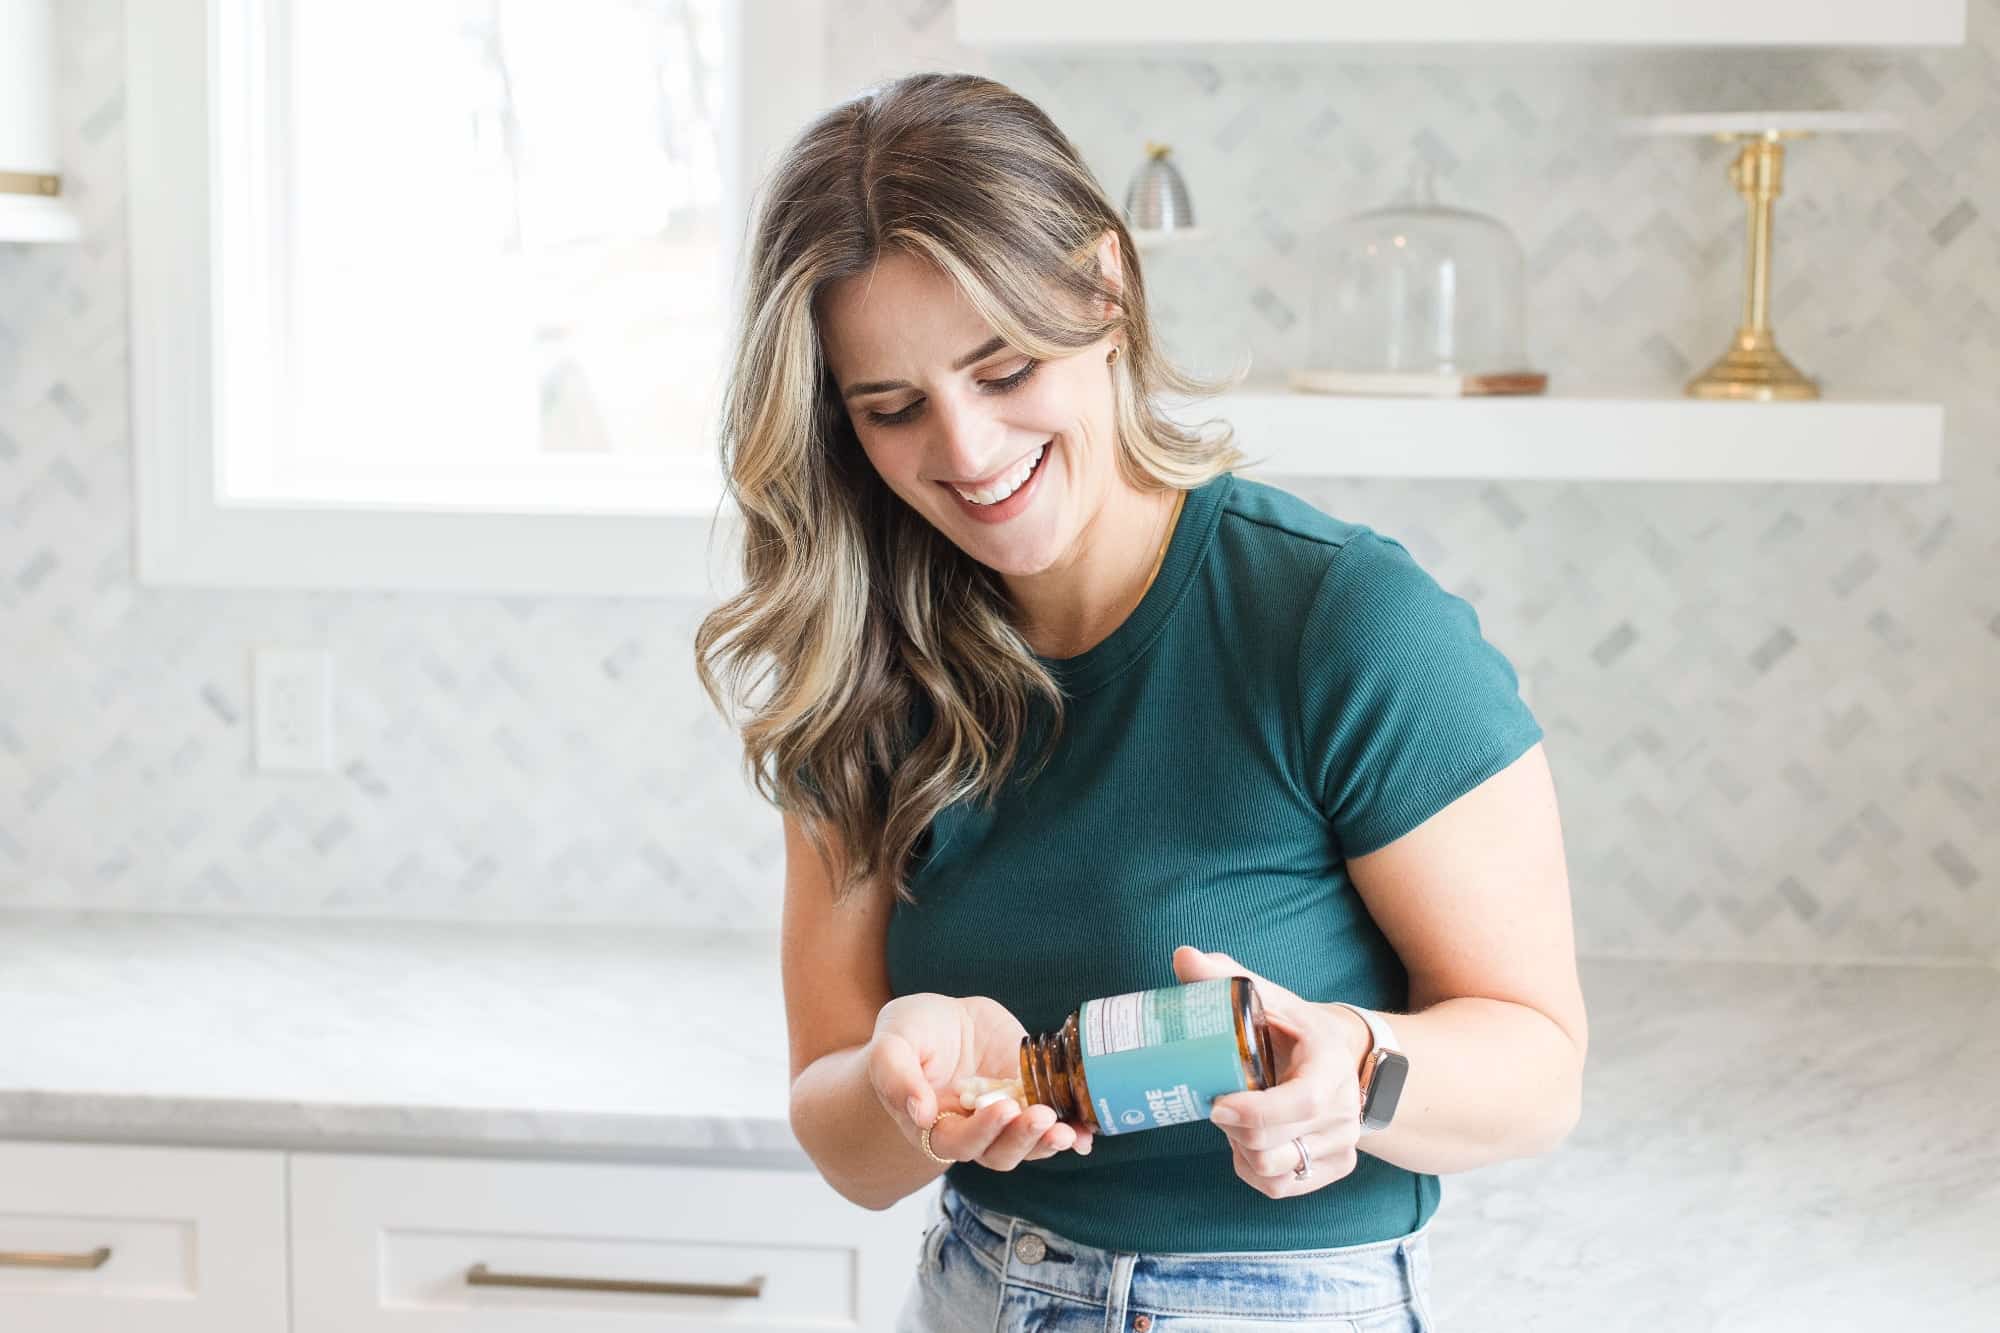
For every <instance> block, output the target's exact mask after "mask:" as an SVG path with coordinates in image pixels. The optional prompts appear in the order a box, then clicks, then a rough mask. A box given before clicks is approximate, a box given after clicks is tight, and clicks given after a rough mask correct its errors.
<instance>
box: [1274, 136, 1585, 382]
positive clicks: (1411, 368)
mask: <svg viewBox="0 0 2000 1333" xmlns="http://www.w3.org/2000/svg"><path fill="white" fill-rule="evenodd" d="M1312 266H1313V267H1312V282H1311V305H1310V313H1309V315H1308V325H1307V333H1306V362H1305V366H1304V367H1303V368H1302V369H1300V370H1298V371H1294V372H1293V373H1292V375H1291V377H1290V378H1291V382H1292V385H1293V387H1295V388H1300V389H1309V390H1317V391H1319V392H1324V393H1462V392H1485V393H1494V392H1536V391H1539V390H1540V389H1541V388H1542V387H1543V385H1544V384H1545V383H1546V380H1545V377H1543V376H1541V375H1538V374H1536V373H1534V372H1532V371H1530V370H1528V369H1527V365H1528V361H1527V347H1526V332H1525V329H1524V328H1523V324H1524V322H1525V314H1524V310H1523V297H1522V282H1523V271H1524V269H1525V267H1526V265H1525V263H1524V260H1523V258H1522V254H1521V246H1520V243H1519V242H1518V241H1516V240H1515V239H1514V235H1513V233H1512V232H1510V231H1509V230H1508V229H1507V228H1506V227H1505V226H1504V225H1503V224H1501V223H1500V222H1499V221H1497V220H1496V219H1494V218H1490V217H1488V216H1486V215H1485V214H1483V213H1474V212H1470V211H1468V210H1466V209H1462V208H1452V207H1449V206H1447V205H1444V204H1440V203H1439V202H1438V201H1437V195H1436V190H1435V187H1434V185H1433V182H1432V174H1431V171H1430V168H1429V167H1428V166H1427V165H1425V164H1423V163H1421V162H1419V163H1418V164H1416V165H1415V166H1414V167H1413V168H1412V170H1411V172H1410V183H1409V185H1408V187H1407V188H1406V189H1405V191H1404V194H1403V196H1402V197H1401V198H1400V199H1398V200H1397V201H1396V202H1395V203H1392V204H1390V205H1388V206H1387V207H1384V208H1376V209H1371V210H1369V211H1367V212H1365V213H1358V214H1356V215H1354V216H1353V217H1350V218H1346V219H1344V220H1342V221H1340V222H1337V223H1335V224H1333V225H1332V226H1330V227H1328V228H1326V229H1325V230H1324V231H1323V232H1322V233H1321V234H1320V236H1319V238H1318V240H1317V245H1316V248H1315V250H1314V251H1313V255H1312Z"/></svg>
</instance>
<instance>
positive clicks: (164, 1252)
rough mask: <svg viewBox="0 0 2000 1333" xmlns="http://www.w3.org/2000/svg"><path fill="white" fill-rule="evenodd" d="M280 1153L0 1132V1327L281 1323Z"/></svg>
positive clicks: (201, 1329) (145, 1329) (244, 1331)
mask: <svg viewBox="0 0 2000 1333" xmlns="http://www.w3.org/2000/svg"><path fill="white" fill-rule="evenodd" d="M285 1297H286V1290H285V1156H284V1154H283V1153H282V1152H258V1151H238V1150H232V1149H218V1148H153V1147H136V1146H127V1145H110V1144H78V1143H21V1142H0V1329H5V1330H8V1333H272V1330H278V1329H283V1328H284V1327H285V1318H286V1313H285V1311H286V1299H285Z"/></svg>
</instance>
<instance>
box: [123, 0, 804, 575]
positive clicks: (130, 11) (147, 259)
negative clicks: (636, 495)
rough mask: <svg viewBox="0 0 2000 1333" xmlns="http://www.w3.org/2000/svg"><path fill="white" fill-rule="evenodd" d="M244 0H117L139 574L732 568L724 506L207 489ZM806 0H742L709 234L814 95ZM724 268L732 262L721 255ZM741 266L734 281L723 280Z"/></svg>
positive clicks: (734, 539) (737, 224) (733, 532)
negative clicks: (665, 509)
mask: <svg viewBox="0 0 2000 1333" xmlns="http://www.w3.org/2000/svg"><path fill="white" fill-rule="evenodd" d="M244 2H245V0H138V2H136V3H132V4H128V5H127V6H126V7H125V13H126V25H125V49H126V98H127V115H126V125H127V127H128V142H127V172H128V228H129V242H130V264H131V270H130V272H131V351H132V442H133V466H134V472H135V483H136V490H137V503H136V506H135V515H134V517H135V525H136V529H137V530H136V533H135V549H136V551H137V565H138V568H137V577H138V580H139V582H141V583H142V584H147V585H150V586H156V587H209V588H266V589H275V588H287V589H363V590H385V589H386V590H397V591H425V592H459V593H477V594H502V595H527V596H545V595H572V596H603V597H698V598H702V599H720V598H721V597H725V596H728V595H729V594H730V593H732V592H734V591H735V590H736V589H737V588H738V587H739V586H740V582H741V570H740V560H739V555H738V553H739V552H740V550H741V540H742V521H741V515H740V514H739V513H738V512H737V510H736V507H735V505H734V504H733V502H732V501H730V500H729V498H728V497H727V496H726V495H725V496H724V497H723V498H722V499H721V501H720V502H719V504H718V506H717V508H716V511H715V512H714V513H713V514H712V515H688V514H658V513H655V514H618V513H603V514H593V513H587V512H586V513H508V512H499V511H493V512H486V511H481V510H465V509H450V510H431V511H423V510H413V509H409V508H403V507H398V508H388V507H371V506H369V505H365V504H344V505H334V504H313V505H308V504H304V503H298V502H291V501H286V502H264V503H243V502H236V501H231V502H226V503H225V502H224V500H223V499H222V498H221V491H220V489H219V487H218V469H217V461H218V460H217V448H216V446H217V442H218V439H219V436H218V432H217V430H216V421H217V413H218V411H219V410H221V409H222V408H223V407H224V406H225V403H226V400H225V399H224V398H223V396H222V394H221V393H220V392H219V391H218V385H217V375H218V370H219V356H218V349H217V346H216V341H215V330H216V322H217V321H216V311H217V289H216V282H217V281H218V279H219V274H218V270H217V266H216V265H215V264H214V263H213V262H212V255H213V253H214V246H215V236H216V222H217V209H216V207H215V200H216V199H217V197H218V193H219V191H220V190H221V189H222V188H223V183H222V181H221V180H220V178H219V177H218V175H217V171H216V167H217V164H218V163H226V162H227V161H228V160H229V159H230V155H231V154H232V153H234V152H240V151H244V150H245V149H246V148H247V147H248V145H247V144H240V143H227V142H223V141H222V140H221V137H220V136H219V135H218V134H217V132H216V117H215V116H214V115H213V108H214V106H215V104H216V99H217V97H218V95H219V93H220V92H221V88H220V85H219V80H218V78H217V71H218V69H220V68H222V67H223V65H222V62H221V61H220V60H219V59H218V56H219V55H220V54H222V53H221V52H220V51H219V40H218V34H219V31H220V27H221V25H220V24H218V22H217V21H216V20H217V16H218V14H220V13H221V12H223V10H224V7H225V6H229V5H236V4H241V3H244ZM823 3H824V0H742V12H741V15H740V22H741V24H742V28H741V31H742V35H743V42H744V45H743V48H742V49H743V50H744V52H745V58H746V60H747V61H749V62H750V67H751V68H753V69H755V70H757V71H758V77H757V78H756V80H755V81H754V83H753V82H752V81H750V80H744V81H741V82H740V83H739V86H740V87H743V88H745V89H746V91H748V93H749V95H747V96H746V98H745V103H744V105H743V106H742V107H741V108H739V113H740V114H739V120H738V122H737V125H738V134H737V138H738V142H737V143H735V144H733V145H731V147H732V148H733V149H734V151H733V152H732V153H729V154H728V157H729V160H730V161H731V162H732V163H733V165H734V170H735V177H736V178H735V179H734V180H733V181H729V182H725V193H726V194H727V195H728V196H729V202H728V204H727V209H728V210H729V211H727V212H726V213H725V217H724V228H723V230H724V234H725V236H726V237H728V238H729V239H728V241H727V242H726V244H731V245H733V244H735V243H736V240H737V238H738V237H740V236H742V235H743V234H744V217H745V212H746V206H747V196H748V192H749V190H750V188H751V187H753V186H754V184H755V182H756V180H757V179H758V178H759V176H760V175H761V173H762V171H764V170H765V169H766V168H767V167H768V165H769V164H770V163H771V162H772V161H773V160H774V159H775V155H776V153H777V151H778V149H779V148H780V147H781V146H782V145H783V144H784V143H785V141H786V140H787V139H788V138H789V137H790V136H791V135H792V134H794V133H796V132H797V130H798V129H799V128H800V127H801V126H803V125H804V123H805V122H806V121H807V120H809V119H810V118H811V117H812V116H813V115H815V114H817V113H818V112H819V111H820V110H822V109H823V108H824V106H825V100H824V89H825V72H824V71H825V65H824V59H825V57H824V33H825V25H824V9H823ZM738 267H740V266H738ZM740 280H741V278H740V274H738V276H737V282H738V283H739V284H740Z"/></svg>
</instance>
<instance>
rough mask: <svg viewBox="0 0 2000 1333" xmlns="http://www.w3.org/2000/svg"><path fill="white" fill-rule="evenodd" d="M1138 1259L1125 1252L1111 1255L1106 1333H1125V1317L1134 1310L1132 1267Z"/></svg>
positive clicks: (1106, 1298)
mask: <svg viewBox="0 0 2000 1333" xmlns="http://www.w3.org/2000/svg"><path fill="white" fill-rule="evenodd" d="M1138 1259H1139V1256H1138V1255H1137V1254H1132V1253H1127V1252H1125V1251H1120V1250H1114V1251H1112V1253H1111V1272H1110V1273H1109V1274H1107V1275H1106V1278H1105V1290H1104V1333H1123V1330H1124V1328H1125V1322H1126V1321H1125V1316H1126V1315H1127V1314H1128V1313H1130V1311H1131V1308H1132V1304H1131V1303H1132V1265H1133V1264H1135V1263H1137V1262H1138Z"/></svg>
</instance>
